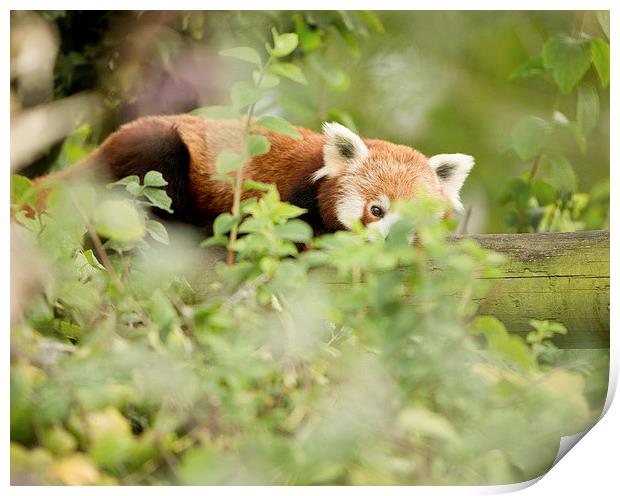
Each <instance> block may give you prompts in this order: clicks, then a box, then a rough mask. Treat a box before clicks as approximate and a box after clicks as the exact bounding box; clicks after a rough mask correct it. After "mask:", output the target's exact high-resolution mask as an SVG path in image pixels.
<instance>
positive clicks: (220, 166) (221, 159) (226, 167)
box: [215, 149, 244, 174]
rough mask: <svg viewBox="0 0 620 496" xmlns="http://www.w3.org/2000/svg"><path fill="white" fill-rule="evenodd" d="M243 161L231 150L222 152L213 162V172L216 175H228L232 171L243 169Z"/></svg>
mask: <svg viewBox="0 0 620 496" xmlns="http://www.w3.org/2000/svg"><path fill="white" fill-rule="evenodd" d="M243 163H244V159H243V157H242V156H241V155H239V154H238V153H236V152H234V151H232V150H228V149H227V150H224V151H222V152H221V153H220V154H219V155H218V156H217V160H216V161H215V170H216V171H217V172H218V174H228V173H229V172H232V171H234V170H237V169H239V168H240V167H243Z"/></svg>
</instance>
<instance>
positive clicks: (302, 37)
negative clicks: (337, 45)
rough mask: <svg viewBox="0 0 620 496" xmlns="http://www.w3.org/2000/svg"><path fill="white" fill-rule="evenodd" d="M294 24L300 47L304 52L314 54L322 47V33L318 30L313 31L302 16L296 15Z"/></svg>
mask: <svg viewBox="0 0 620 496" xmlns="http://www.w3.org/2000/svg"><path fill="white" fill-rule="evenodd" d="M293 22H294V23H295V31H296V32H297V36H298V37H299V46H300V47H301V49H302V50H303V51H304V52H312V51H314V50H317V49H318V48H320V47H321V33H320V31H319V30H318V29H311V28H310V26H308V24H306V21H305V20H304V18H303V16H302V15H301V14H294V15H293Z"/></svg>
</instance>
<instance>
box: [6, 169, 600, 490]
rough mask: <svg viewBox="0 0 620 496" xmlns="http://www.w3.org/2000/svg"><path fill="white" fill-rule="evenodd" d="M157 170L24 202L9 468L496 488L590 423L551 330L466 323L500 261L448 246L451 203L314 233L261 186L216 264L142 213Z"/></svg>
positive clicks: (39, 476) (548, 458)
mask: <svg viewBox="0 0 620 496" xmlns="http://www.w3.org/2000/svg"><path fill="white" fill-rule="evenodd" d="M147 178H148V179H147V180H145V183H149V184H151V185H150V186H146V184H140V183H139V182H137V181H136V180H135V179H134V178H128V179H126V180H124V181H121V182H120V185H121V186H124V187H125V188H126V189H127V190H130V192H131V193H130V194H129V197H125V198H119V197H116V196H114V197H113V198H110V196H109V195H110V194H112V193H111V192H110V190H109V189H96V188H94V187H92V186H75V185H67V184H58V185H57V186H56V187H55V188H54V190H53V192H52V193H51V194H50V196H49V202H48V206H47V208H46V209H45V210H44V211H42V212H38V213H36V214H35V215H34V218H28V217H26V216H24V215H23V214H22V213H17V214H16V217H17V219H18V220H19V223H14V224H13V231H14V232H13V236H14V237H15V238H18V239H20V240H21V242H22V243H23V245H24V246H25V247H28V248H29V249H30V250H32V253H37V254H36V255H34V254H33V255H32V256H33V257H36V258H38V259H39V261H41V259H44V260H45V263H46V267H47V268H46V270H47V272H48V277H47V278H46V279H45V280H46V282H45V284H44V285H43V286H44V287H43V291H42V292H41V293H36V294H35V295H34V296H33V297H32V298H31V299H29V300H28V301H24V302H23V307H22V309H23V310H22V315H21V317H20V318H16V319H15V322H14V325H13V327H12V339H11V355H12V372H11V439H12V444H11V459H12V465H11V469H12V478H13V480H14V482H26V481H27V482H31V483H43V484H56V483H65V484H76V483H77V484H110V483H120V484H161V483H177V484H179V483H180V484H249V483H254V484H447V483H453V484H486V483H508V482H516V481H521V480H526V479H530V478H532V477H535V476H538V475H540V474H542V473H543V472H544V471H545V470H546V469H548V467H549V466H550V464H551V463H552V461H553V459H554V457H555V454H556V450H557V447H558V443H559V438H560V436H562V435H567V434H571V433H574V432H578V431H580V430H582V429H583V428H585V427H587V426H588V425H591V424H592V422H593V421H594V420H595V417H596V415H597V413H598V410H597V409H598V408H600V404H599V403H597V402H596V401H594V402H593V401H590V402H589V401H588V396H587V391H588V390H589V389H592V387H593V385H592V383H591V382H589V381H587V379H588V378H592V380H593V381H596V380H598V381H600V382H601V383H603V381H601V379H600V378H599V379H597V378H598V377H599V376H600V374H599V375H597V374H593V373H592V370H571V369H570V368H569V367H567V366H566V365H565V364H562V363H561V360H558V358H557V357H556V358H553V357H552V358H551V359H549V354H553V351H554V350H553V349H547V348H545V343H547V342H548V339H549V338H550V337H552V335H553V334H554V332H563V328H561V326H560V327H557V326H553V325H548V324H544V323H535V324H536V329H537V331H536V332H535V333H534V332H533V333H532V335H531V337H530V338H529V339H528V342H525V341H523V340H522V339H521V338H519V337H516V336H511V335H509V334H508V333H507V332H506V329H505V328H504V326H503V325H502V324H501V323H500V322H499V321H497V320H496V319H494V318H492V317H478V318H474V313H475V311H476V304H475V303H474V301H475V299H476V298H478V297H480V296H481V295H483V294H484V292H485V283H484V279H483V278H480V277H481V276H484V275H488V274H490V273H492V272H495V271H497V270H498V269H497V264H498V263H499V262H500V260H499V257H498V256H497V255H496V254H494V253H492V252H488V251H485V250H483V249H481V248H480V247H479V246H478V245H477V244H476V243H474V242H472V241H470V240H464V241H460V242H448V241H446V239H445V236H446V234H447V232H448V227H447V226H446V225H445V224H444V223H437V222H436V221H435V219H436V218H437V213H438V211H439V210H438V209H441V207H442V205H438V204H437V203H436V202H433V201H431V200H420V201H418V202H415V203H414V204H403V205H401V210H402V214H403V220H402V221H400V222H399V223H398V224H397V225H396V226H395V228H394V231H393V234H392V236H390V237H389V238H388V240H386V241H383V240H378V241H373V242H368V241H367V240H366V238H367V235H368V233H367V232H366V231H365V230H364V229H362V228H361V227H360V228H359V229H357V230H356V231H355V232H338V233H336V234H333V235H326V236H323V237H320V238H318V239H314V240H311V239H310V238H309V229H308V228H307V226H306V225H305V224H303V223H302V222H301V221H299V220H297V219H295V217H297V216H298V215H299V214H300V213H301V210H300V209H298V208H296V207H292V206H290V205H288V204H286V203H282V202H280V200H279V197H278V194H277V192H276V190H275V189H274V188H273V187H267V186H265V187H266V188H267V189H268V191H267V193H266V194H265V195H264V196H263V197H262V198H261V199H260V200H258V201H254V202H251V203H248V204H246V205H244V206H243V211H244V213H245V214H247V216H246V217H245V220H243V222H242V224H241V226H240V232H241V233H245V234H244V235H243V236H242V237H240V238H239V239H238V240H237V241H236V242H235V243H234V244H233V246H232V247H231V248H232V249H233V250H234V252H235V254H236V262H235V263H234V264H232V265H227V264H225V263H224V262H223V261H221V252H217V248H209V249H208V251H207V253H210V252H214V251H215V252H214V253H210V254H211V257H210V258H209V260H211V258H212V257H218V256H219V258H220V261H219V262H217V263H215V264H212V263H210V262H205V261H204V260H202V261H197V259H196V257H195V256H194V255H198V253H197V251H198V249H197V248H196V247H195V248H194V249H193V250H192V249H188V248H187V247H186V246H178V245H179V243H180V240H179V239H177V238H181V236H180V235H179V236H174V235H173V236H172V237H171V240H170V242H168V238H167V236H166V235H165V234H164V233H165V229H164V228H163V226H161V224H157V225H158V226H159V227H157V228H155V229H153V226H154V224H150V223H152V222H153V221H152V220H146V219H147V217H146V215H145V214H144V213H143V210H142V208H143V207H142V204H143V203H146V202H147V201H148V202H149V203H150V204H151V205H152V204H153V203H155V202H152V201H149V200H145V199H148V198H149V197H151V198H152V197H157V198H159V196H157V195H149V196H145V192H146V191H147V189H146V188H152V189H153V190H154V191H159V192H160V193H161V196H162V197H163V196H165V193H163V192H162V191H161V190H160V189H159V188H160V187H161V186H162V185H163V181H161V178H159V177H158V176H157V175H156V174H152V175H148V176H147ZM117 184H119V183H117ZM14 185H15V188H14V192H17V191H19V192H20V193H19V194H20V197H21V198H26V199H28V198H32V197H33V194H32V193H31V192H29V188H30V186H29V184H28V182H27V180H24V179H23V178H17V177H16V178H15V179H14ZM17 185H20V187H19V188H18V187H17ZM118 189H119V188H118V187H117V188H114V189H113V190H112V191H114V190H118ZM15 194H17V193H15ZM14 201H15V202H16V204H15V205H16V208H17V205H18V204H19V201H18V197H17V196H15V195H14ZM29 201H30V200H26V203H28V202H29ZM155 204H156V205H158V206H163V207H164V208H168V207H167V204H166V202H165V201H164V202H163V205H161V204H158V203H155ZM111 205H113V207H114V208H112V207H111ZM102 209H105V211H106V212H107V213H106V215H103V216H102V214H101V212H102ZM116 209H118V212H116ZM112 211H114V212H115V213H116V214H118V215H119V216H122V217H123V218H124V220H123V222H122V223H117V222H108V221H107V219H108V213H110V212H112ZM149 226H150V227H149ZM412 229H415V232H416V236H417V242H416V245H415V246H411V245H410V244H409V243H408V241H407V238H408V234H409V233H410V232H411V230H412ZM88 233H90V235H87V236H84V235H86V234H88ZM97 233H99V234H97ZM149 233H150V238H152V239H151V240H150V241H148V240H147V239H148V237H149ZM99 235H104V236H105V237H106V238H108V239H107V241H106V244H105V246H106V248H108V250H107V255H103V257H102V254H104V253H105V252H99V253H98V256H99V259H97V257H96V256H94V252H93V251H92V249H90V248H89V246H91V245H93V244H94V246H95V251H97V248H96V247H97V246H100V245H99V243H101V242H102V240H101V239H100V237H99ZM306 242H307V243H308V249H307V250H305V251H303V252H302V253H299V252H298V248H297V246H298V244H299V243H306ZM165 243H169V244H165ZM27 263H30V261H27ZM20 270H25V266H24V265H21V266H20ZM188 280H192V281H194V284H193V287H192V285H190V284H189V283H188ZM555 351H557V350H555ZM603 375H604V374H603ZM594 387H596V384H594ZM597 401H600V400H597Z"/></svg>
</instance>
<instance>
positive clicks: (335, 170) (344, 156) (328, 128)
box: [313, 122, 368, 181]
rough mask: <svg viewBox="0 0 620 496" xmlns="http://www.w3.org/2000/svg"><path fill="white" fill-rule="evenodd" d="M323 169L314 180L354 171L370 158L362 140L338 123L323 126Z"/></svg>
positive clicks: (318, 171) (316, 173) (315, 174)
mask: <svg viewBox="0 0 620 496" xmlns="http://www.w3.org/2000/svg"><path fill="white" fill-rule="evenodd" d="M323 135H324V136H325V145H323V167H321V168H320V169H319V170H317V171H316V172H315V173H314V175H313V180H315V181H316V180H318V179H320V178H322V177H336V176H339V175H341V174H342V173H344V172H351V171H354V170H355V168H356V167H357V166H359V165H360V164H361V163H362V162H363V161H364V160H365V159H366V157H367V156H368V148H367V147H366V145H365V144H364V142H363V141H362V139H361V138H360V137H359V136H358V135H357V134H355V133H354V132H353V131H351V130H350V129H347V128H346V127H344V126H343V125H341V124H338V123H336V122H326V123H324V124H323Z"/></svg>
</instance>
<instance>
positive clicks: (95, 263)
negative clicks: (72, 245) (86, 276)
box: [84, 250, 105, 270]
mask: <svg viewBox="0 0 620 496" xmlns="http://www.w3.org/2000/svg"><path fill="white" fill-rule="evenodd" d="M84 258H85V259H86V261H87V262H88V263H89V265H90V266H91V267H94V268H95V269H99V270H105V267H104V266H103V265H102V264H101V262H99V260H98V259H97V257H96V256H95V254H94V253H93V250H86V251H84Z"/></svg>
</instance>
